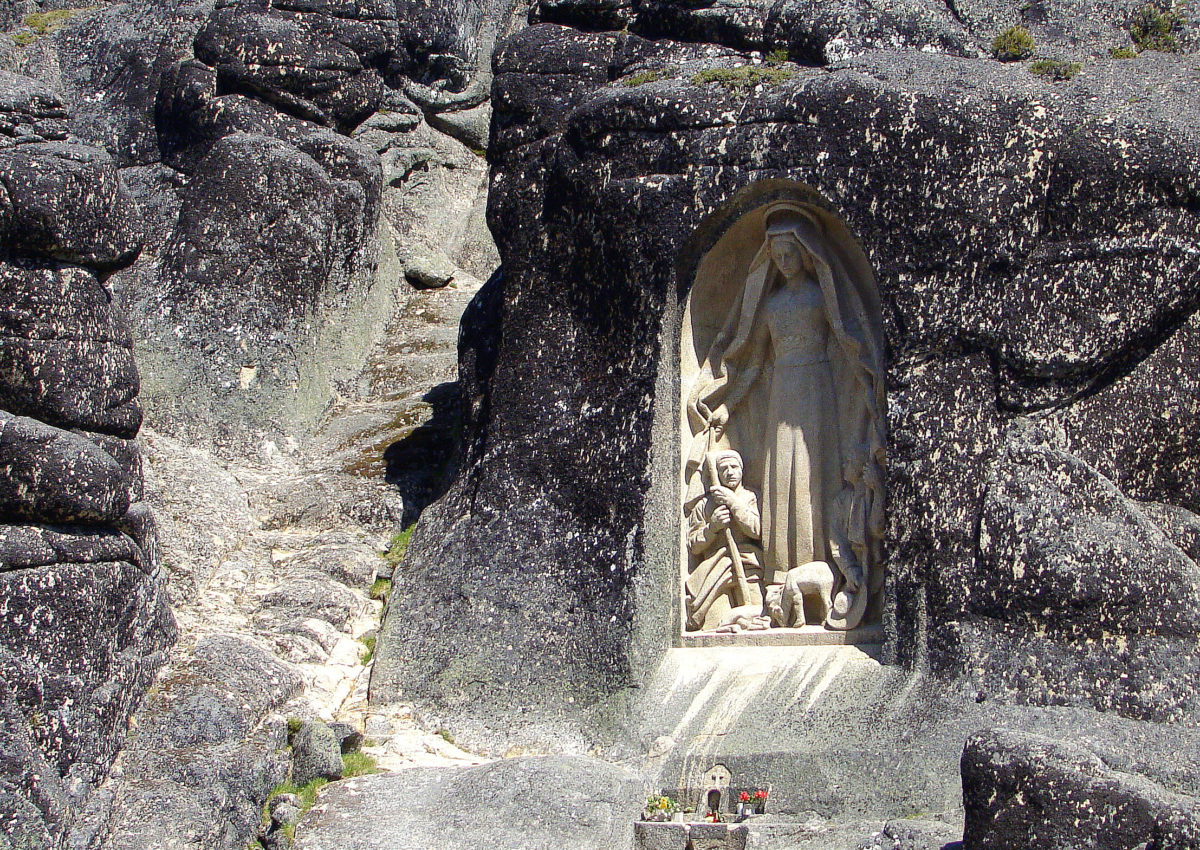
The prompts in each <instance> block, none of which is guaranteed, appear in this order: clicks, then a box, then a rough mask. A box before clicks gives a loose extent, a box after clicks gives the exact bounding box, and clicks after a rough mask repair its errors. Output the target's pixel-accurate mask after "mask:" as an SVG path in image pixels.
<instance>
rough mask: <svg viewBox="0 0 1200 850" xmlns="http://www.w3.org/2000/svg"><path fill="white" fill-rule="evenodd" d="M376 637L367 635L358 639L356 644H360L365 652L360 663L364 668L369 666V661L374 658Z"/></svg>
mask: <svg viewBox="0 0 1200 850" xmlns="http://www.w3.org/2000/svg"><path fill="white" fill-rule="evenodd" d="M376 637H377V636H376V635H374V634H369V635H363V636H362V637H360V638H359V639H358V642H359V643H361V644H362V645H363V647H364V648H365V650H366V651H365V652H364V653H363V656H362V663H363V666H364V667H365V666H366V665H368V664H370V663H371V659H372V658H374V657H375V640H376Z"/></svg>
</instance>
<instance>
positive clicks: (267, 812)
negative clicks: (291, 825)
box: [262, 778, 329, 840]
mask: <svg viewBox="0 0 1200 850" xmlns="http://www.w3.org/2000/svg"><path fill="white" fill-rule="evenodd" d="M328 784H329V780H328V779H321V778H317V779H314V780H313V781H312V782H309V783H308V784H307V785H297V784H295V783H294V782H281V783H279V784H278V785H276V786H275V787H274V788H272V789H271V790H270V792H269V793H268V794H267V799H266V800H265V801H264V802H263V807H262V825H263V829H266V828H267V827H268V826H270V824H271V801H272V800H274V799H275V798H276V797H278V796H279V795H280V794H295V795H296V796H297V797H299V798H300V815H301V816H303V815H304V813H305V812H307V811H308V810H309V809H311V808H312V807H313V803H315V802H316V801H317V792H318V791H320V790H321V789H322V788H324V787H325V786H326V785H328ZM284 830H285V832H286V833H287V836H288V839H289V840H290V839H291V838H292V831H291V830H290V829H288V828H287V827H284Z"/></svg>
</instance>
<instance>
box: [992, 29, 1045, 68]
mask: <svg viewBox="0 0 1200 850" xmlns="http://www.w3.org/2000/svg"><path fill="white" fill-rule="evenodd" d="M1034 47H1035V44H1034V41H1033V36H1031V35H1030V34H1029V30H1027V29H1025V27H1009V28H1008V29H1006V30H1004V31H1003V32H1002V33H1000V34H999V35H998V36H996V37H995V38H994V39H992V55H993V56H995V57H996V58H997V59H999V60H1000V61H1001V62H1018V61H1020V60H1022V59H1028V58H1029V57H1030V56H1032V55H1033V48H1034Z"/></svg>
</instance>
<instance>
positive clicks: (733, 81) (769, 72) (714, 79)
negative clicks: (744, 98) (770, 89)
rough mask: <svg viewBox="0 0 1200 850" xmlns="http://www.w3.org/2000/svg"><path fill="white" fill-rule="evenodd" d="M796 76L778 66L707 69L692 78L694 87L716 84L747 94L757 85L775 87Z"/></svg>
mask: <svg viewBox="0 0 1200 850" xmlns="http://www.w3.org/2000/svg"><path fill="white" fill-rule="evenodd" d="M794 76H796V72H795V71H793V70H791V69H790V68H781V67H779V66H778V65H767V66H765V67H764V66H762V65H742V66H741V67H738V68H709V69H708V70H707V71H701V72H699V73H698V74H694V75H693V76H692V82H693V83H694V84H695V85H698V86H703V85H707V84H709V83H718V84H719V85H721V86H722V87H723V88H725V89H726V90H728V91H737V92H749V91H750V90H752V89H753V88H755V87H756V86H759V85H766V86H777V85H780V84H781V83H784V82H786V81H788V80H790V79H791V78H792V77H794Z"/></svg>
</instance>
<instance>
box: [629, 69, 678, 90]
mask: <svg viewBox="0 0 1200 850" xmlns="http://www.w3.org/2000/svg"><path fill="white" fill-rule="evenodd" d="M678 75H679V68H678V67H676V66H675V65H668V66H666V67H665V68H654V69H652V70H649V71H639V72H638V73H636V74H633V75H632V76H629V77H626V78H625V79H624V81H623V82H624V83H625V85H627V86H629V88H636V87H637V86H644V85H646V83H656V82H658V81H659V80H667V79H670V78H671V77H675V76H678Z"/></svg>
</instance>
